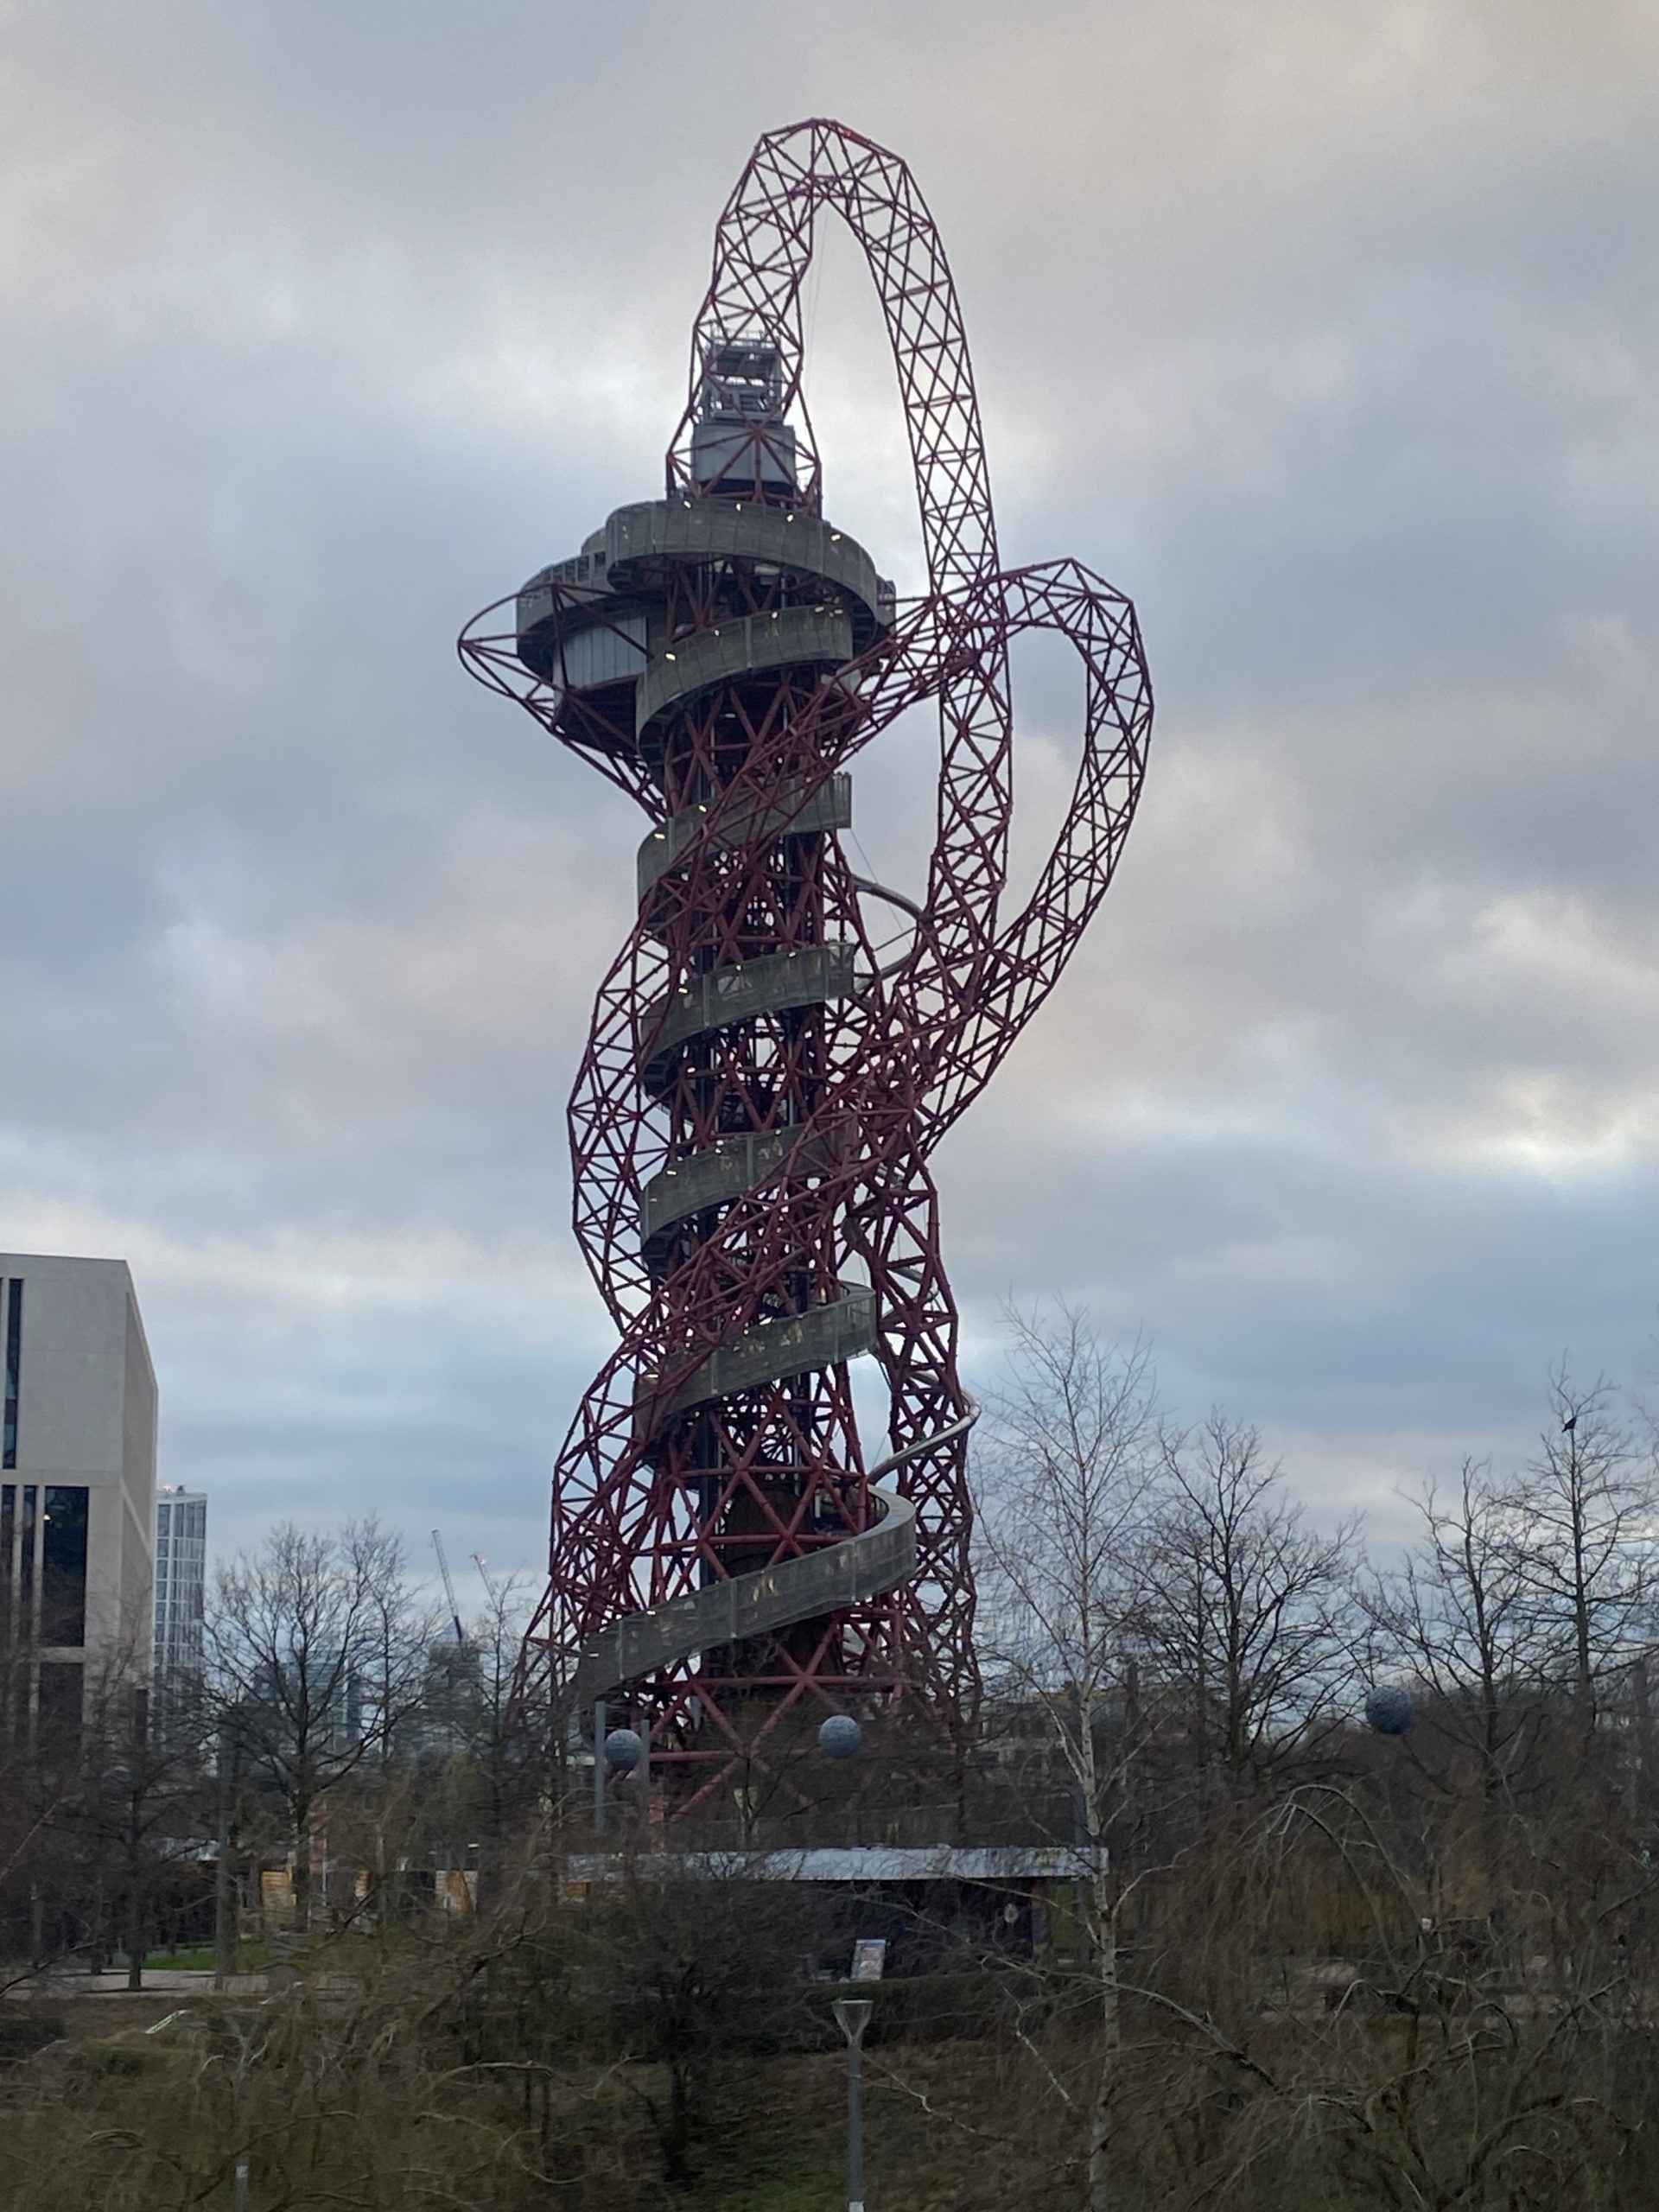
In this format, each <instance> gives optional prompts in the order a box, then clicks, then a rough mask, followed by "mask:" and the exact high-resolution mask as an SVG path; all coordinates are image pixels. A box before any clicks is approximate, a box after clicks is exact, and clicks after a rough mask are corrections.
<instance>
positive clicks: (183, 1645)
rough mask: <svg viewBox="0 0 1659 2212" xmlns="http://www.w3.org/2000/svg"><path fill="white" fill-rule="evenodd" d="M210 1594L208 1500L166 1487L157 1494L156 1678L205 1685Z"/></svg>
mask: <svg viewBox="0 0 1659 2212" xmlns="http://www.w3.org/2000/svg"><path fill="white" fill-rule="evenodd" d="M206 1595H207V1494H206V1492H205V1491H199V1490H175V1489H174V1488H173V1487H172V1486H171V1484H167V1483H163V1484H162V1487H161V1488H160V1490H158V1491H156V1681H157V1684H158V1686H159V1684H161V1683H162V1681H165V1680H166V1679H167V1678H168V1676H171V1677H172V1678H173V1679H174V1680H175V1681H182V1680H183V1679H184V1678H185V1677H187V1676H188V1678H190V1679H191V1680H192V1681H200V1679H201V1617H202V1601H203V1599H204V1598H205V1597H206Z"/></svg>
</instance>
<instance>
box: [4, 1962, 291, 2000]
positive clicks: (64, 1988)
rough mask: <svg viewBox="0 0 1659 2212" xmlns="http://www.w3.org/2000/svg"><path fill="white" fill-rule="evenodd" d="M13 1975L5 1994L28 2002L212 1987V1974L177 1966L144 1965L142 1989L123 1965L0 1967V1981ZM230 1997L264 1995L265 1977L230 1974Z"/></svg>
mask: <svg viewBox="0 0 1659 2212" xmlns="http://www.w3.org/2000/svg"><path fill="white" fill-rule="evenodd" d="M13 1974H22V1977H23V1978H22V1980H19V1981H17V1982H16V1984H15V1985H14V1986H12V1987H11V1988H10V1989H8V1990H7V1991H6V1994H7V1996H8V1997H14V1998H19V1999H29V2000H30V2001H48V2002H50V2003H52V2004H54V2005H59V2004H64V2003H67V2001H68V1999H70V1998H72V1997H149V1996H156V1997H175V1996H202V1995H206V1994H207V1993H209V1992H210V1991H211V1990H212V1988H213V1975H212V1974H195V1973H191V1972H189V1971H187V1970H186V1969H184V1968H181V1967H145V1968H144V1986H143V1988H142V1989H129V1988H128V1987H127V1973H126V1968H125V1967H118V1968H117V1969H115V1970H114V1971H113V1972H112V1973H110V1974H86V1973H84V1972H83V1973H79V1974H75V1973H64V1972H58V1971H54V1969H52V1968H50V1967H48V1969H47V1971H46V1972H45V1973H43V1974H29V1972H28V1970H27V1968H22V1967H10V1968H7V1967H0V1983H3V1982H5V1981H9V1980H10V1978H11V1976H12V1975H13ZM225 1989H226V1995H227V1996H231V1997H263V1996H264V1993H265V1977H264V1974H232V1976H231V1978H230V1980H228V1981H227V1982H226V1985H225Z"/></svg>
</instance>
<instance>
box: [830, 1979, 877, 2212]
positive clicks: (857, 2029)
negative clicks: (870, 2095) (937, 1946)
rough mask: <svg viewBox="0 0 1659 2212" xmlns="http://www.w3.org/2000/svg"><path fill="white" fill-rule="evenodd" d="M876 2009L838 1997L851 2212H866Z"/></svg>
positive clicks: (864, 2002)
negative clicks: (867, 2067)
mask: <svg viewBox="0 0 1659 2212" xmlns="http://www.w3.org/2000/svg"><path fill="white" fill-rule="evenodd" d="M874 2010H875V2006H874V2005H873V2004H872V2003H871V2001H870V1999H868V1997H838V1998H836V2024H837V2025H838V2026H839V2028H840V2030H841V2032H842V2035H844V2036H845V2037H846V2038H847V2212H864V2069H863V2064H862V2059H863V2049H864V2031H865V2029H866V2028H868V2026H869V2024H870V2015H871V2013H872V2012H874Z"/></svg>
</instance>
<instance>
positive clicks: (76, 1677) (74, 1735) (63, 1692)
mask: <svg viewBox="0 0 1659 2212" xmlns="http://www.w3.org/2000/svg"><path fill="white" fill-rule="evenodd" d="M80 1723H81V1671H80V1669H79V1667H78V1666H74V1665H72V1664H71V1663H70V1662H67V1661H66V1660H58V1661H56V1662H54V1661H52V1660H50V1659H48V1660H45V1661H43V1662H42V1663H41V1701H40V1707H39V1728H40V1739H41V1743H42V1745H45V1746H47V1747H48V1748H50V1749H54V1750H58V1751H72V1750H73V1748H74V1746H75V1745H76V1743H77V1742H78V1740H79V1736H80Z"/></svg>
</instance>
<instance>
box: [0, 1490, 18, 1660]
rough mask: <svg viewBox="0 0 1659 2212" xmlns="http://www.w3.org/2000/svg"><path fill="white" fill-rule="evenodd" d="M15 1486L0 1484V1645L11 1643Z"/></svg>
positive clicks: (15, 1523) (14, 1561) (15, 1508)
mask: <svg viewBox="0 0 1659 2212" xmlns="http://www.w3.org/2000/svg"><path fill="white" fill-rule="evenodd" d="M16 1548H17V1485H16V1483H0V1644H8V1643H10V1642H11V1578H12V1572H13V1569H14V1568H15V1567H16V1564H17V1562H16V1559H15V1558H14V1557H13V1554H14V1553H15V1552H16Z"/></svg>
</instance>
